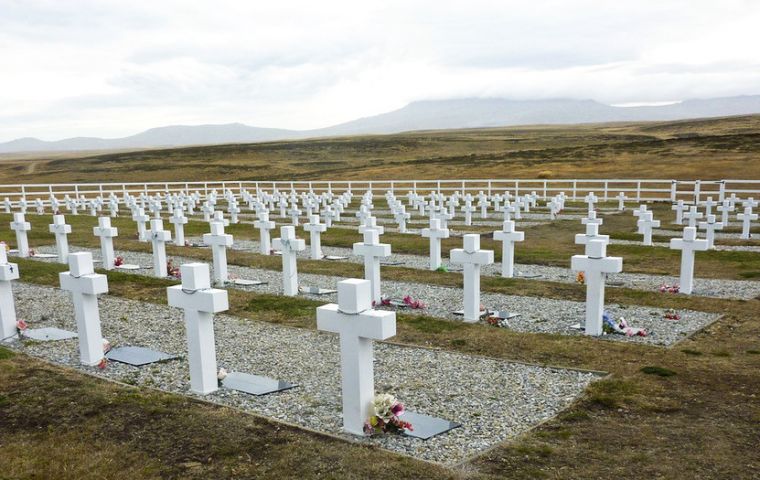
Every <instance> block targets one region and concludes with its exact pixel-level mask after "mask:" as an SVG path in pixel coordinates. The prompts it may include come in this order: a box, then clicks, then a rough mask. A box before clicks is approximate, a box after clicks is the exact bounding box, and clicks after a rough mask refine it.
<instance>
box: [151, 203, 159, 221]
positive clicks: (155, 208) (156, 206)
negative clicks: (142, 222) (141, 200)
mask: <svg viewBox="0 0 760 480" xmlns="http://www.w3.org/2000/svg"><path fill="white" fill-rule="evenodd" d="M150 211H151V212H153V218H161V202H160V201H159V200H156V201H155V202H152V203H151V204H150Z"/></svg>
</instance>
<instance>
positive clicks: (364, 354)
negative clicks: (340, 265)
mask: <svg viewBox="0 0 760 480" xmlns="http://www.w3.org/2000/svg"><path fill="white" fill-rule="evenodd" d="M370 291H371V290H370V282H368V281H367V280H357V279H350V280H343V281H341V282H338V303H337V304H334V303H331V304H329V305H324V306H322V307H318V308H317V329H319V330H323V331H327V332H333V333H337V334H339V335H340V369H341V384H342V385H341V386H342V401H343V429H344V430H345V431H347V432H349V433H352V434H354V435H364V422H366V421H367V419H368V418H369V415H370V407H371V404H372V399H373V398H374V396H375V379H374V365H373V363H372V362H373V352H372V350H373V348H372V341H373V340H386V339H388V338H390V337H392V336H394V335H396V313H395V312H385V311H378V310H372V299H371V293H370Z"/></svg>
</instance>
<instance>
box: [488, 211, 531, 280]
mask: <svg viewBox="0 0 760 480" xmlns="http://www.w3.org/2000/svg"><path fill="white" fill-rule="evenodd" d="M504 208H505V209H506V208H508V207H507V206H506V205H505V206H504ZM493 239H494V240H497V241H500V242H502V245H501V276H502V277H504V278H512V277H514V276H515V274H514V268H515V242H522V241H523V240H525V232H517V231H515V222H514V221H512V220H504V224H503V225H502V229H501V231H496V232H493Z"/></svg>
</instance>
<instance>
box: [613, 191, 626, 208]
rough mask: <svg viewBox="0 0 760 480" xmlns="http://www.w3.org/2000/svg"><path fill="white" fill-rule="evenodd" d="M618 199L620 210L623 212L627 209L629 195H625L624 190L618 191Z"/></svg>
mask: <svg viewBox="0 0 760 480" xmlns="http://www.w3.org/2000/svg"><path fill="white" fill-rule="evenodd" d="M615 198H617V200H618V210H619V211H621V212H624V211H625V201H626V200H628V197H626V196H625V193H624V192H620V193H618V195H617V197H615Z"/></svg>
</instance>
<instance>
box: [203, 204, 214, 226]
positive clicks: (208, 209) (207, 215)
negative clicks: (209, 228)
mask: <svg viewBox="0 0 760 480" xmlns="http://www.w3.org/2000/svg"><path fill="white" fill-rule="evenodd" d="M201 212H203V221H204V222H210V221H211V215H212V214H213V213H214V206H213V205H211V203H209V201H208V200H206V201H205V202H203V206H201Z"/></svg>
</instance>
